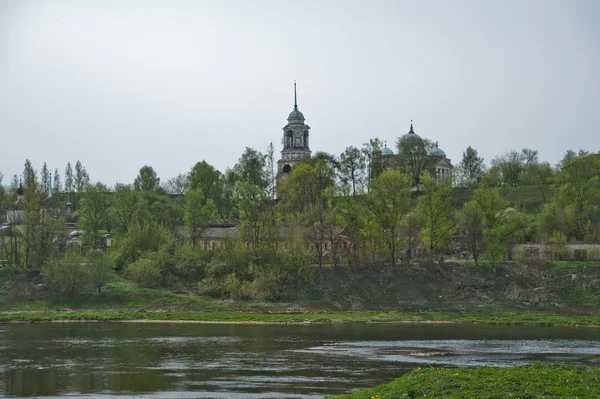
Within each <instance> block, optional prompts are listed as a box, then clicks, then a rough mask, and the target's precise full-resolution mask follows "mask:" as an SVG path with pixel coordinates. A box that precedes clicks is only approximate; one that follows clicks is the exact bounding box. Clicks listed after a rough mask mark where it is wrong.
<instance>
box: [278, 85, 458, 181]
mask: <svg viewBox="0 0 600 399" xmlns="http://www.w3.org/2000/svg"><path fill="white" fill-rule="evenodd" d="M287 122H288V123H287V124H286V125H285V126H284V127H283V140H282V143H283V149H282V150H281V159H280V160H279V161H278V162H277V184H281V183H282V182H283V181H285V179H286V178H287V176H289V174H290V173H291V172H292V169H293V168H294V165H295V164H297V163H298V162H299V161H300V160H301V159H302V158H304V157H310V155H311V153H312V152H311V150H310V146H309V131H310V126H308V125H307V124H306V123H305V119H304V114H303V113H302V112H300V110H299V109H298V96H297V90H296V82H294V109H293V110H292V112H290V114H289V115H288V118H287ZM407 147H413V148H419V149H421V150H422V151H423V153H424V155H426V156H427V157H429V158H430V161H431V162H429V163H430V164H431V167H430V168H429V169H430V171H429V172H430V173H431V175H432V176H434V177H435V179H436V181H437V182H438V183H441V182H443V183H445V184H452V162H451V160H450V159H449V158H448V157H447V156H446V153H445V152H444V151H442V149H441V148H439V146H438V142H437V141H436V142H435V144H434V145H433V146H432V148H429V147H430V146H428V145H426V140H423V139H422V138H421V136H419V135H418V134H417V133H415V131H414V128H413V123H412V121H411V122H410V130H409V131H408V133H406V134H405V135H403V136H402V137H401V138H400V145H399V148H407ZM381 159H382V161H383V163H384V164H385V165H386V168H389V169H397V168H399V167H401V166H402V164H403V162H405V161H406V156H403V154H402V151H399V153H398V154H394V151H392V150H391V149H389V148H388V147H387V144H386V145H385V146H384V148H383V149H382V150H381Z"/></svg>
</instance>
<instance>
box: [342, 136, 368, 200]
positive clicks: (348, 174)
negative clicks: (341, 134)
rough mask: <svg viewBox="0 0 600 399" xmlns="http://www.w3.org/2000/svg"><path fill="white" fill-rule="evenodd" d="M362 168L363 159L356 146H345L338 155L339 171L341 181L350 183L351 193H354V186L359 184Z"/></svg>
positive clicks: (363, 164) (363, 166) (363, 165)
mask: <svg viewBox="0 0 600 399" xmlns="http://www.w3.org/2000/svg"><path fill="white" fill-rule="evenodd" d="M364 168H365V159H364V156H363V154H362V153H361V151H360V150H359V149H358V148H356V147H352V146H350V147H346V150H345V151H344V152H343V153H342V155H341V156H340V172H341V174H342V182H344V183H345V184H348V183H349V184H351V187H352V195H356V186H360V185H361V182H362V177H363V176H362V173H363V169H364Z"/></svg>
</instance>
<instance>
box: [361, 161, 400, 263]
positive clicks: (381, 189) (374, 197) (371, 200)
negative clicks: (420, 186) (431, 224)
mask: <svg viewBox="0 0 600 399" xmlns="http://www.w3.org/2000/svg"><path fill="white" fill-rule="evenodd" d="M409 195H410V182H409V180H408V177H407V176H406V175H404V174H402V173H400V172H396V171H392V170H387V171H385V172H383V173H382V174H381V175H379V176H378V177H377V178H375V179H374V180H373V181H372V182H371V192H370V193H369V194H368V195H367V196H366V198H365V206H366V208H367V209H368V210H369V212H370V214H371V216H372V218H373V221H374V222H375V223H376V224H377V226H378V227H379V229H380V232H381V233H382V234H383V239H384V241H385V244H386V248H387V249H388V253H389V257H390V262H391V263H392V265H394V264H396V257H397V256H398V250H399V249H400V245H401V241H400V229H401V227H402V219H403V218H404V216H405V215H406V214H407V213H408V210H409V209H408V205H409Z"/></svg>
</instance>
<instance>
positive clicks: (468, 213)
mask: <svg viewBox="0 0 600 399" xmlns="http://www.w3.org/2000/svg"><path fill="white" fill-rule="evenodd" d="M458 226H459V229H460V231H461V233H462V235H463V238H464V242H465V244H466V246H467V248H468V249H469V252H470V253H471V256H473V260H474V261H475V264H477V261H478V260H479V255H480V254H481V252H482V251H483V212H482V210H481V209H480V208H479V207H478V206H477V203H476V202H475V201H469V202H466V203H465V204H464V205H463V209H462V211H461V212H460V214H459V217H458Z"/></svg>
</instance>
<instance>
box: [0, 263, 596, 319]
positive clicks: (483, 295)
mask: <svg viewBox="0 0 600 399" xmlns="http://www.w3.org/2000/svg"><path fill="white" fill-rule="evenodd" d="M445 267H446V268H445V269H443V270H442V269H440V270H437V269H436V270H435V273H433V272H432V271H428V270H427V269H425V268H420V269H419V268H417V266H411V267H405V268H396V269H391V268H389V267H385V266H383V267H381V268H375V267H369V268H365V269H363V270H361V271H359V272H356V273H353V272H351V271H349V270H342V269H339V270H333V269H331V270H323V271H322V273H321V274H319V278H318V279H317V282H318V283H315V287H317V288H318V289H315V288H314V287H313V288H311V290H310V291H308V292H306V293H304V294H302V295H301V296H299V297H298V298H296V299H295V300H293V301H289V302H276V301H266V300H247V301H241V300H237V301H236V300H231V299H217V298H212V297H207V296H199V295H197V293H196V292H193V291H192V292H189V293H181V292H180V293H176V292H173V291H170V290H166V289H150V288H143V287H140V286H139V285H137V284H135V283H133V282H131V281H128V280H125V279H122V278H117V279H116V280H115V281H113V282H111V283H109V284H108V285H107V286H105V287H103V288H102V292H101V293H96V292H85V293H81V294H77V295H72V296H61V295H56V294H54V293H53V292H52V291H51V290H50V289H49V287H48V286H47V285H46V284H44V281H43V280H41V279H40V278H39V273H38V275H35V274H34V273H33V271H26V270H17V271H14V270H13V271H11V270H4V278H3V280H0V322H52V321H58V322H66V321H73V322H75V321H104V322H117V321H140V322H152V321H157V322H159V321H185V322H218V323H298V324H300V323H465V324H466V323H468V324H502V325H543V326H550V325H552V326H594V327H597V326H600V313H599V312H598V306H600V296H599V295H598V294H597V292H598V290H597V288H598V286H599V284H600V264H590V263H589V262H588V263H577V262H569V263H559V262H556V263H555V264H554V265H552V266H551V267H550V266H548V267H546V268H542V269H540V268H537V267H528V266H524V265H512V264H506V265H502V266H501V267H497V268H495V269H493V268H490V267H486V266H472V265H457V264H452V265H448V266H445ZM0 272H1V270H0ZM432 273H433V274H432ZM439 273H442V274H439ZM31 275H33V276H31ZM0 276H2V274H0ZM2 281H3V282H2Z"/></svg>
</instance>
